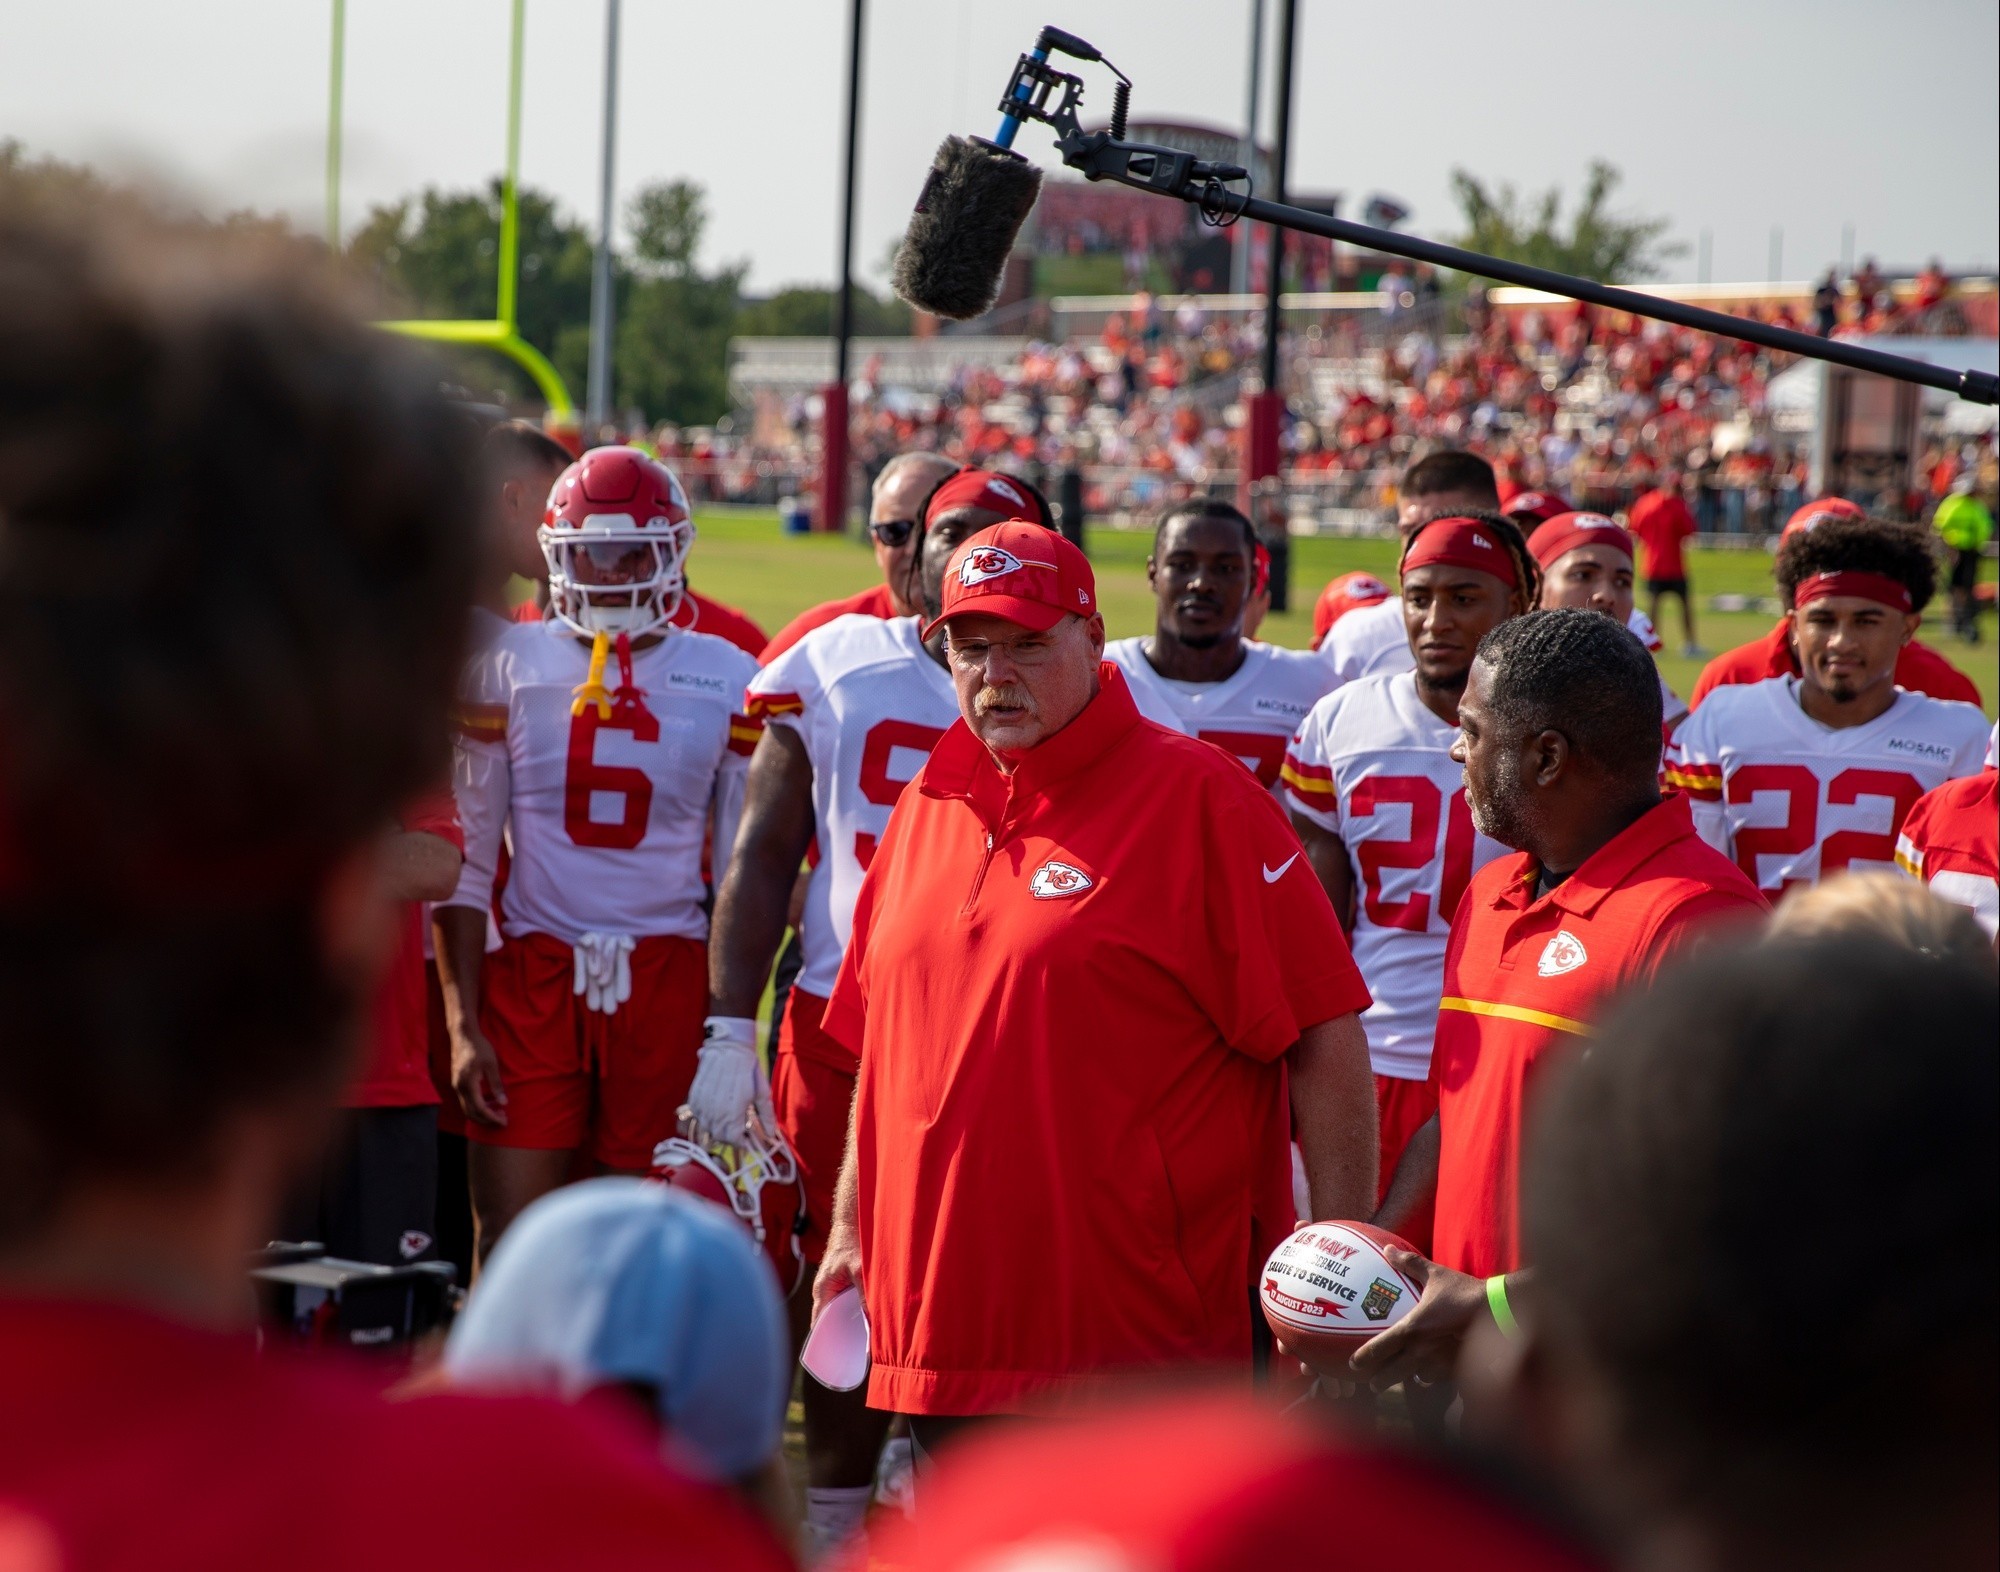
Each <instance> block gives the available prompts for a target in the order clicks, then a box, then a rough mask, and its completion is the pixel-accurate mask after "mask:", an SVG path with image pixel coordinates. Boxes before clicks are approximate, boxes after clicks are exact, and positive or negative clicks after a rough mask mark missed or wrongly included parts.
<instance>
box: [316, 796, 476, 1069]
mask: <svg viewBox="0 0 2000 1572" xmlns="http://www.w3.org/2000/svg"><path fill="white" fill-rule="evenodd" d="M402 826H403V830H404V832H405V833H407V834H424V835H435V836H437V837H438V838H439V839H441V840H446V841H449V842H451V844H452V845H454V846H456V847H457V848H458V849H459V850H460V851H461V852H463V851H464V850H465V831H464V830H463V829H461V828H460V827H459V823H458V804H457V802H456V801H454V800H453V798H452V795H451V793H450V792H448V791H447V792H443V793H441V794H440V795H438V796H436V797H432V798H427V799H426V800H424V801H423V802H420V803H418V804H417V805H416V806H415V807H413V808H411V809H410V810H409V812H407V813H405V814H403V815H402ZM402 904H403V910H402V912H401V914H400V919H399V927H398V929H397V933H396V949H395V952H394V954H392V955H391V956H390V958H389V967H388V970H387V971H386V972H384V973H383V976H382V982H381V985H380V987H379V988H378V989H377V990H376V993H375V1008H374V1011H373V1012H372V1014H371V1016H370V1018H369V1022H368V1057H367V1061H366V1063H365V1065H364V1066H363V1069H362V1072H361V1076H360V1078H359V1079H358V1080H356V1081H355V1082H354V1084H353V1085H352V1086H350V1087H349V1088H348V1089H347V1095H346V1096H345V1097H343V1098H342V1099H341V1101H342V1103H343V1105H344V1106H346V1107H349V1108H419V1107H426V1106H428V1105H430V1104H432V1103H435V1102H436V1101H437V1100H438V1092H437V1084H436V1082H435V1081H434V1080H433V1079H432V1077H431V1067H430V1051H431V1050H430V1036H431V1026H430V997H429V986H430V985H429V982H428V980H427V979H426V977H425V975H424V903H423V902H422V901H404V902H403V903H402Z"/></svg>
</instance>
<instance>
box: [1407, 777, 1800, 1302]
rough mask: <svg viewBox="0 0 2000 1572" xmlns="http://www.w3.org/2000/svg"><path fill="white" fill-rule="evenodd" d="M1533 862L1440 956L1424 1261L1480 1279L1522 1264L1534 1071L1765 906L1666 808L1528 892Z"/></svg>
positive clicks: (1488, 880)
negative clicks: (1712, 929)
mask: <svg viewBox="0 0 2000 1572" xmlns="http://www.w3.org/2000/svg"><path fill="white" fill-rule="evenodd" d="M1537 873H1538V869H1537V866H1536V864H1535V861H1534V859H1533V858H1531V857H1530V856H1528V854H1527V853H1526V852H1515V853H1514V854H1513V855H1511V856H1508V857H1502V858H1499V859H1498V860H1497V861H1494V862H1490V863H1488V864H1487V865H1486V866H1485V867H1484V868H1482V869H1480V870H1479V872H1477V873H1475V874H1474V875H1473V876H1472V883H1471V884H1470V885H1468V886H1467V888H1466V891H1465V896H1464V898H1463V899H1462V900H1461V901H1460V902H1459V905H1458V916H1457V918H1456V920H1455V921H1454V922H1453V923H1452V926H1451V943H1450V945H1449V946H1448V947H1447V948H1446V950H1445V957H1444V998H1443V1000H1442V1001H1441V1006H1440V1009H1439V1011H1438V1024H1437V1042H1436V1047H1435V1049H1434V1050H1433V1055H1432V1061H1431V1074H1432V1075H1433V1076H1434V1077H1435V1078H1436V1080H1437V1082H1438V1134H1439V1138H1440V1140H1439V1148H1438V1183H1437V1221H1436V1223H1435V1225H1434V1227H1433V1231H1432V1241H1433V1252H1434V1255H1435V1258H1436V1259H1437V1260H1438V1261H1439V1262H1441V1263H1442V1264H1443V1265H1445V1266H1448V1267H1451V1268H1453V1269H1454V1270H1455V1271H1460V1272H1469V1273H1471V1274H1472V1275H1473V1276H1475V1277H1490V1276H1492V1275H1493V1274H1494V1273H1496V1272H1511V1271H1513V1270H1514V1269H1515V1268H1517V1267H1519V1266H1521V1265H1522V1264H1523V1263H1522V1260H1521V1221H1520V1190H1521V1183H1520V1181H1521V1132H1522V1128H1523V1123H1524V1121H1525V1120H1526V1118H1527V1115H1528V1105H1529V1102H1530V1101H1531V1099H1532V1095H1533V1093H1532V1087H1533V1084H1534V1081H1535V1079H1536V1076H1537V1075H1538V1073H1539V1071H1540V1068H1541V1064H1542V1061H1543V1060H1544V1059H1545V1058H1547V1057H1548V1056H1549V1055H1550V1054H1551V1053H1553V1052H1556V1051H1557V1050H1559V1049H1560V1048H1562V1047H1563V1046H1565V1045H1580V1044H1581V1043H1582V1042H1583V1041H1584V1040H1585V1039H1586V1038H1588V1037H1589V1035H1590V1026H1589V1024H1588V1023H1589V1021H1590V1019H1591V1017H1592V1016H1594V1015H1595V1014H1596V1013H1597V1012H1598V1010H1599V1008H1600V1006H1601V1005H1602V1004H1603V1003H1604V1002H1605V1000H1606V998H1607V996H1609V995H1611V994H1614V993H1616V992H1617V991H1618V990H1620V989H1622V988H1624V987H1625V986H1627V985H1628V984H1631V983H1635V982H1645V981H1647V980H1649V979H1650V978H1651V977H1652V976H1653V974H1654V973H1655V972H1656V971H1658V970H1659V968H1660V966H1661V965H1662V964H1664V963H1665V962H1666V961H1667V960H1669V959H1670V958H1671V957H1672V956H1673V955H1675V954H1676V953H1677V952H1678V951H1680V950H1681V949H1683V948H1685V947H1686V945H1687V944H1688V942H1689V941H1690V940H1691V939H1693V938H1695V937H1696V936H1697V935H1698V934H1699V933H1700V931H1701V930H1702V929H1704V928H1706V927H1708V926H1709V925H1711V924H1713V923H1718V922H1727V921H1729V920H1731V919H1736V920H1749V919H1752V918H1755V917H1758V916H1761V915H1762V914H1763V913H1765V912H1767V911H1768V910H1769V909H1770V908H1769V907H1768V906H1767V905H1766V904H1765V901H1764V897H1763V896H1761V895H1759V894H1758V893H1757V888H1756V886H1755V885H1753V884H1752V883H1751V882H1750V881H1749V880H1748V879H1746V878H1745V877H1744V876H1743V871H1742V870H1741V869H1740V868H1738V867H1737V866H1736V864H1735V863H1733V862H1731V861H1730V860H1729V859H1728V858H1727V857H1725V856H1723V855H1722V853H1721V852H1719V851H1716V850H1715V849H1714V848H1713V847H1712V846H1710V845H1709V844H1708V843H1707V842H1705V841H1703V840H1702V839H1701V838H1700V836H1698V835H1696V834H1695V829H1694V819H1693V816H1692V815H1691V814H1690V813H1689V811H1688V804H1687V799H1686V798H1684V797H1677V796H1676V797H1668V798H1667V799H1666V800H1665V801H1664V802H1662V803H1661V804H1660V805H1659V806H1658V807H1656V808H1654V809H1652V810H1651V811H1649V812H1648V813H1646V814H1645V815H1644V816H1642V817H1641V818H1640V819H1638V820H1637V821H1636V822H1635V823H1633V824H1632V825H1631V826H1630V827H1628V828H1627V829H1625V830H1624V831H1623V832H1622V833H1620V834H1618V835H1616V836H1614V837H1613V838H1612V839H1611V840H1609V841H1607V842H1606V843H1605V844H1604V845H1603V846H1600V847H1599V848H1598V849H1597V851H1596V852H1595V853H1594V854H1593V855H1592V856H1591V857H1590V858H1589V859H1588V860H1587V861H1586V862H1585V863H1584V865H1583V866H1582V867H1581V868H1579V869H1577V870H1576V872H1574V873H1572V874H1571V875H1570V876H1569V877H1568V878H1567V879H1565V880H1564V881H1563V882H1562V883H1561V884H1559V885H1557V886H1556V887H1555V888H1554V889H1553V890H1550V891H1549V892H1548V893H1547V894H1545V895H1543V896H1542V897H1541V898H1540V899H1536V897H1535V880H1536V877H1537Z"/></svg>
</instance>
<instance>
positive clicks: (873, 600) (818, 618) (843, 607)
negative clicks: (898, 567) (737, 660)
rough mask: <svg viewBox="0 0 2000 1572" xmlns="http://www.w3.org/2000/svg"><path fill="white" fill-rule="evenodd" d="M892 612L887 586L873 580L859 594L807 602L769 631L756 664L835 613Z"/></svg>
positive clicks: (884, 615)
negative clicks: (873, 583) (871, 584)
mask: <svg viewBox="0 0 2000 1572" xmlns="http://www.w3.org/2000/svg"><path fill="white" fill-rule="evenodd" d="M895 615H896V601H895V597H894V596H892V595H891V594H890V593H889V586H888V585H886V584H877V585H876V586H875V587H874V588H873V589H865V590H863V591H862V592H861V593H860V594H859V595H844V596H842V597H841V598H840V599H839V600H823V601H821V602H820V603H819V604H818V605H817V606H808V607H806V609H805V610H804V611H802V612H800V613H799V614H798V615H797V616H796V617H794V618H792V620H791V621H790V622H788V623H786V624H785V625H784V626H783V627H782V628H780V629H778V631H777V632H776V633H774V634H772V635H771V642H770V643H769V644H766V645H765V646H764V649H763V653H761V654H760V655H758V657H757V664H758V665H760V666H768V665H770V664H771V662H772V661H774V660H776V659H777V658H778V657H779V656H780V655H782V654H784V653H785V651H786V650H788V649H790V648H791V647H792V646H793V645H794V644H796V643H798V642H799V640H800V639H802V638H804V637H805V636H806V635H807V634H808V633H810V632H812V630H813V629H814V628H823V627H825V626H826V625H827V624H828V623H829V622H831V621H833V619H834V618H835V617H850V616H851V617H881V618H883V619H885V620H886V619H887V618H890V617H893V616H895Z"/></svg>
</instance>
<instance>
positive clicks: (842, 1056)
mask: <svg viewBox="0 0 2000 1572" xmlns="http://www.w3.org/2000/svg"><path fill="white" fill-rule="evenodd" d="M825 1017H826V1000H824V999H822V998H821V997H820V996H819V995H818V994H816V993H802V992H800V991H799V990H798V989H797V988H794V989H793V990H792V991H791V993H790V994H789V995H788V996H787V997H786V999H785V1019H784V1024H783V1025H782V1026H780V1027H779V1029H778V1052H777V1057H776V1061H775V1062H774V1063H773V1064H772V1066H771V1106H772V1108H773V1109H774V1110H775V1111H776V1112H777V1115H778V1130H779V1133H780V1134H782V1135H783V1136H784V1138H785V1142H786V1144H787V1145H789V1146H790V1147H791V1149H792V1156H793V1157H794V1158H795V1159H797V1161H798V1165H799V1183H800V1185H801V1186H802V1187H803V1188H804V1190H805V1193H806V1231H805V1234H804V1236H803V1237H802V1238H801V1239H800V1241H799V1248H800V1250H801V1252H802V1253H803V1254H804V1256H805V1258H806V1261H807V1262H808V1264H811V1265H817V1264H818V1262H819V1259H820V1257H821V1256H823V1255H825V1254H826V1230H827V1225H828V1224H829V1223H830V1222H831V1221H832V1220H833V1182H834V1180H835V1179H837V1178H838V1177H839V1176H840V1157H841V1152H842V1150H843V1148H845V1146H846V1144H847V1113H848V1109H849V1108H850V1107H851V1106H852V1105H853V1102H854V1082H855V1076H856V1071H855V1067H854V1054H853V1053H852V1051H851V1050H849V1049H848V1048H847V1046H846V1045H845V1044H843V1043H837V1042H835V1041H834V1040H833V1039H832V1038H831V1037H829V1036H827V1035H826V1033H825V1032H823V1031H822V1030H820V1022H821V1021H822V1020H823V1019H825Z"/></svg>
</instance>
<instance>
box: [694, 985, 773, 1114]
mask: <svg viewBox="0 0 2000 1572" xmlns="http://www.w3.org/2000/svg"><path fill="white" fill-rule="evenodd" d="M701 1030H702V1044H701V1054H700V1056H699V1057H698V1059H697V1060H696V1063H695V1072H694V1082H693V1084H692V1085H690V1086H689V1087H688V1094H687V1107H688V1112H689V1113H690V1114H691V1115H693V1117H694V1122H695V1126H696V1128H697V1129H698V1130H700V1131H701V1133H702V1134H703V1135H705V1136H706V1137H707V1138H708V1139H709V1140H711V1141H720V1142H722V1143H723V1144H725V1145H728V1146H741V1145H742V1144H743V1141H744V1138H745V1137H746V1136H748V1135H749V1133H750V1110H751V1109H752V1108H753V1107H754V1108H755V1109H756V1111H757V1117H758V1118H759V1119H761V1120H762V1121H763V1124H764V1128H765V1129H767V1130H775V1129H776V1128H777V1119H776V1117H775V1116H774V1115H773V1113H772V1111H771V1082H770V1080H769V1078H768V1077H767V1076H766V1075H765V1074H764V1065H763V1061H761V1060H760V1059H759V1058H758V1057H757V1023H756V1022H755V1021H753V1020H748V1019H746V1018H744V1017H743V1016H740V1015H711V1016H710V1017H709V1018H708V1019H707V1020H706V1021H704V1022H702V1027H701Z"/></svg>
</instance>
